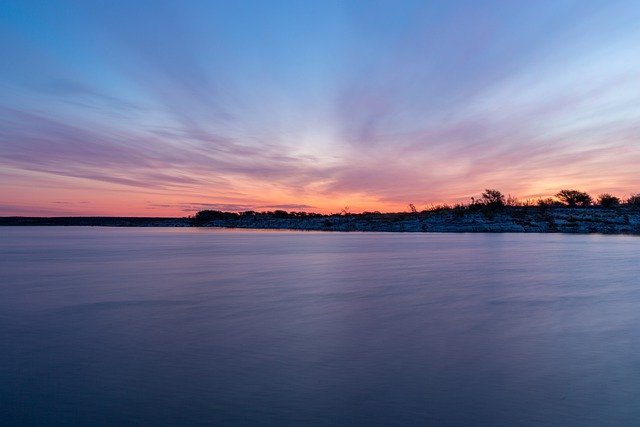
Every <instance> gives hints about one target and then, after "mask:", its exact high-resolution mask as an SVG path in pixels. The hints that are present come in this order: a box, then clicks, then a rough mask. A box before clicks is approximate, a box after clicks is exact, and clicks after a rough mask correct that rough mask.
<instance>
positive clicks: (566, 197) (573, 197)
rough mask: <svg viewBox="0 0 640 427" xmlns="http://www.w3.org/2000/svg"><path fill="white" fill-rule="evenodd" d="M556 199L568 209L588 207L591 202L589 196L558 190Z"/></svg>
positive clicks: (579, 192) (580, 192) (574, 191)
mask: <svg viewBox="0 0 640 427" xmlns="http://www.w3.org/2000/svg"><path fill="white" fill-rule="evenodd" d="M556 197H557V198H558V199H560V200H561V201H562V202H563V203H565V204H566V205H567V206H569V207H576V206H589V205H590V204H591V201H592V199H591V196H590V195H588V194H587V193H585V192H583V191H578V190H560V192H559V193H558V194H556Z"/></svg>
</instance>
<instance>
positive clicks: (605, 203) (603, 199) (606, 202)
mask: <svg viewBox="0 0 640 427" xmlns="http://www.w3.org/2000/svg"><path fill="white" fill-rule="evenodd" d="M598 204H599V205H600V206H602V207H603V208H612V207H614V206H617V205H619V204H620V199H619V198H618V197H616V196H613V195H611V194H608V193H604V194H601V195H599V196H598Z"/></svg>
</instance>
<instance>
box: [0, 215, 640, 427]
mask: <svg viewBox="0 0 640 427" xmlns="http://www.w3.org/2000/svg"><path fill="white" fill-rule="evenodd" d="M639 273H640V238H637V237H624V236H596V235H593V236H573V235H550V234H546V235H545V234H539V235H525V234H385V233H371V234H362V233H352V234H340V233H304V232H253V231H221V230H197V229H190V230H184V229H114V228H74V227H69V228H53V227H52V228H46V227H43V228H0V416H1V418H0V424H6V425H65V426H67V425H92V426H93V425H167V426H169V425H229V424H236V425H237V424H241V425H278V426H281V425H303V424H304V425H408V424H414V425H416V424H418V425H421V424H427V423H431V424H434V425H465V424H466V425H469V424H473V425H492V426H494V425H504V426H511V425H558V426H568V425H576V426H589V425H593V426H600V425H634V424H636V423H637V422H638V420H640V404H638V400H637V399H638V396H640V274H639Z"/></svg>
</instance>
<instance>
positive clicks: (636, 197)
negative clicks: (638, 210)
mask: <svg viewBox="0 0 640 427" xmlns="http://www.w3.org/2000/svg"><path fill="white" fill-rule="evenodd" d="M627 203H629V204H630V205H633V206H638V207H640V193H638V194H632V195H631V196H629V198H628V199H627Z"/></svg>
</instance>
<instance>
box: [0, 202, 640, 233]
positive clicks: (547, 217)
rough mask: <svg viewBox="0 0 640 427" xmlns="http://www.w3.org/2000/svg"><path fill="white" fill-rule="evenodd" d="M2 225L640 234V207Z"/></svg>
mask: <svg viewBox="0 0 640 427" xmlns="http://www.w3.org/2000/svg"><path fill="white" fill-rule="evenodd" d="M0 226H94V227H96V226H99V227H219V228H243V229H270V230H308V231H345V232H346V231H382V232H465V233H467V232H491V233H505V232H508V233H517V232H520V233H574V234H575V233H579V234H586V233H601V234H640V208H639V207H638V206H633V205H619V206H615V207H608V208H605V207H601V206H585V207H566V206H545V207H540V206H501V207H497V208H496V207H494V208H491V207H487V206H484V207H481V208H478V209H469V208H466V209H456V208H449V209H437V210H431V211H422V212H399V213H379V212H366V213H361V214H351V213H343V214H332V215H323V214H314V213H306V212H285V211H274V212H261V213H260V212H252V211H250V212H242V213H235V212H221V211H201V212H198V214H196V215H195V216H194V217H188V218H162V217H49V218H45V217H18V216H13V217H0Z"/></svg>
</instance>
